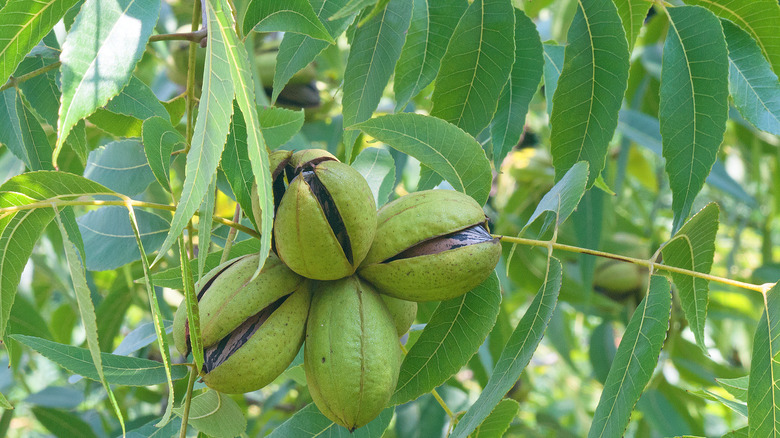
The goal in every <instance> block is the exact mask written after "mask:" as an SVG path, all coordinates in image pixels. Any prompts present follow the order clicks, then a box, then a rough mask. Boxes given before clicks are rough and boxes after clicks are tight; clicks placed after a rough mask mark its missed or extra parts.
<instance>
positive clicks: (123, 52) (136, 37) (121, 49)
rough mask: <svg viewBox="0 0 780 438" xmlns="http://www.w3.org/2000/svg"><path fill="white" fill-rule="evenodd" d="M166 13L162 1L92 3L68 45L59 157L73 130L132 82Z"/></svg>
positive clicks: (88, 0)
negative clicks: (147, 44)
mask: <svg viewBox="0 0 780 438" xmlns="http://www.w3.org/2000/svg"><path fill="white" fill-rule="evenodd" d="M159 13H160V0H116V1H115V2H110V3H106V2H101V1H100V0H86V1H85V2H84V5H83V6H82V7H81V10H80V11H79V14H78V16H76V21H75V22H74V23H73V26H72V27H71V28H70V32H68V36H67V38H66V39H65V42H64V43H63V45H62V55H61V56H60V60H61V61H62V67H61V68H60V69H61V71H62V102H61V104H60V119H59V122H58V126H57V134H58V135H57V145H56V148H55V151H54V155H53V158H52V160H53V161H54V164H55V166H56V164H57V155H58V154H59V151H60V150H61V149H62V145H63V144H64V143H65V139H66V138H67V137H68V134H69V133H70V130H71V128H72V127H73V125H75V124H76V123H77V122H78V121H79V120H81V119H83V118H85V117H87V116H89V115H90V114H92V113H93V112H95V110H96V109H97V108H99V107H101V106H103V105H105V104H106V103H107V102H108V100H109V99H111V98H112V97H114V96H116V95H117V94H119V92H120V91H122V89H123V88H124V87H125V85H126V84H127V83H128V82H129V81H130V78H131V77H132V74H133V69H135V64H136V63H137V62H138V61H139V60H140V59H141V55H142V54H143V52H144V49H145V48H146V42H147V41H148V40H149V37H150V36H151V34H152V31H153V30H154V26H155V24H156V23H157V17H158V15H159Z"/></svg>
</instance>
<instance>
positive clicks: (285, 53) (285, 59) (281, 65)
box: [271, 0, 352, 102]
mask: <svg viewBox="0 0 780 438" xmlns="http://www.w3.org/2000/svg"><path fill="white" fill-rule="evenodd" d="M348 1H349V0H311V5H312V7H313V9H314V12H315V13H316V14H317V18H319V19H320V20H322V24H323V25H324V26H325V28H326V29H327V30H328V33H329V34H330V36H331V37H333V38H336V37H338V36H339V35H341V34H342V33H344V31H345V30H346V29H347V26H349V24H350V23H351V22H352V15H351V14H348V15H346V16H344V17H342V18H339V19H338V20H328V19H327V18H329V17H331V16H332V15H333V14H334V13H335V12H336V11H338V10H339V8H341V7H343V6H344V5H346V4H347V2H348ZM329 45H330V43H328V42H327V41H323V40H318V39H315V38H312V37H309V36H306V35H303V34H299V33H285V34H284V39H282V42H281V44H279V53H277V55H276V70H274V90H273V94H272V95H271V102H276V98H277V97H279V93H281V92H282V89H284V86H285V85H286V84H287V82H288V81H289V80H290V78H292V77H293V75H295V73H297V72H299V71H300V70H301V69H303V68H304V67H306V66H307V65H309V63H311V62H312V61H314V58H316V57H317V55H319V54H320V52H322V51H323V50H325V48H326V47H328V46H329Z"/></svg>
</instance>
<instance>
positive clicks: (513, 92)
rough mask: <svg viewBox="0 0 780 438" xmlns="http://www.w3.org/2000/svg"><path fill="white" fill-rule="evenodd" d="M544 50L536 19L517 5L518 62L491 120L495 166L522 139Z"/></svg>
mask: <svg viewBox="0 0 780 438" xmlns="http://www.w3.org/2000/svg"><path fill="white" fill-rule="evenodd" d="M543 52H544V49H543V48H542V41H541V40H540V39H539V33H537V32H536V26H535V25H534V22H533V21H531V19H530V18H528V17H527V16H526V15H525V14H524V13H523V12H522V11H520V10H519V9H515V62H514V64H512V73H511V74H510V75H509V81H507V83H506V85H504V90H503V91H502V92H501V97H500V99H499V101H498V107H497V108H496V114H495V117H494V118H493V121H492V122H491V124H490V134H491V135H492V137H493V163H494V164H495V166H496V169H498V168H500V167H501V162H502V161H504V157H506V154H508V153H509V151H510V150H512V148H513V147H515V146H517V143H518V142H519V141H520V135H521V134H522V133H523V129H524V126H525V116H526V113H527V112H528V104H529V103H530V102H531V98H532V97H533V96H534V94H535V93H536V89H537V88H539V81H540V80H541V78H542V69H543V67H544V56H543V55H542V53H543Z"/></svg>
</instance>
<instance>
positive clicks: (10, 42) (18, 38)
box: [0, 0, 78, 84]
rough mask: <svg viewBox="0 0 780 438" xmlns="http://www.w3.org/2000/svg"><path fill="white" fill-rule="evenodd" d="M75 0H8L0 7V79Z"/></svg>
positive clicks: (3, 77) (3, 79)
mask: <svg viewBox="0 0 780 438" xmlns="http://www.w3.org/2000/svg"><path fill="white" fill-rule="evenodd" d="M76 3H78V0H47V1H36V2H30V1H27V0H8V3H6V5H5V7H4V8H2V9H1V10H0V23H1V24H0V83H3V84H4V83H5V82H6V80H8V77H9V76H11V73H13V72H14V70H16V66H17V65H19V63H20V62H21V61H22V59H24V55H26V54H27V53H29V52H30V50H32V48H33V47H35V45H36V44H38V42H39V41H40V40H41V39H43V37H44V36H46V34H47V33H49V31H50V30H51V29H52V28H53V27H54V25H55V24H57V22H58V21H60V18H62V17H63V15H65V12H66V11H67V10H68V9H70V8H71V7H72V6H73V5H75V4H76Z"/></svg>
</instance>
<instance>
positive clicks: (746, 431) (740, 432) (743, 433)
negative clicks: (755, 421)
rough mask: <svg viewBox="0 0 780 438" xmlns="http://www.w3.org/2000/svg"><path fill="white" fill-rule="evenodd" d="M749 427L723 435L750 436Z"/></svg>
mask: <svg viewBox="0 0 780 438" xmlns="http://www.w3.org/2000/svg"><path fill="white" fill-rule="evenodd" d="M749 437H750V433H749V428H748V427H747V426H745V427H743V428H742V429H737V430H732V431H731V432H729V433H727V434H725V435H723V438H749Z"/></svg>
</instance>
